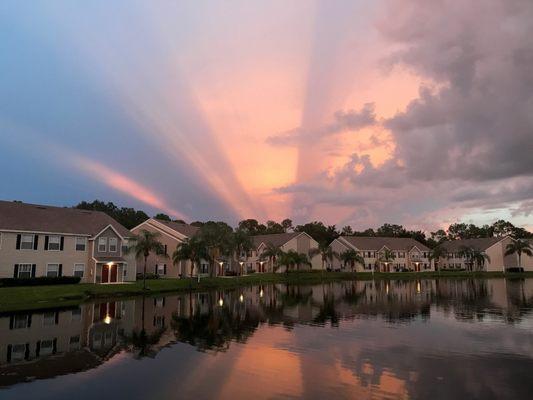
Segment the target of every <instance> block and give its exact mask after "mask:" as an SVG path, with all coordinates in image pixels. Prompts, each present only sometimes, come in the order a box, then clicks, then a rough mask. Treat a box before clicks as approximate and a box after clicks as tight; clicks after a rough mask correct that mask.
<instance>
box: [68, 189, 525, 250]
mask: <svg viewBox="0 0 533 400" xmlns="http://www.w3.org/2000/svg"><path fill="white" fill-rule="evenodd" d="M75 208H80V209H84V210H96V211H103V212H105V213H107V214H108V215H110V216H111V217H113V218H114V219H116V220H117V221H118V222H120V223H121V224H122V225H124V226H125V227H126V228H128V229H131V228H133V227H135V226H137V225H139V224H140V223H141V222H143V221H145V220H147V219H148V218H149V217H148V215H147V214H146V213H145V212H144V211H141V210H135V209H133V208H128V207H118V206H116V205H115V204H113V203H112V202H108V203H105V202H103V201H99V200H94V201H93V202H90V203H89V202H86V201H83V202H81V203H79V204H78V205H76V206H75ZM154 218H157V219H161V220H166V221H175V222H179V223H185V221H183V220H172V219H171V218H170V217H169V216H168V215H166V214H162V213H159V214H156V215H155V216H154ZM206 224H207V225H209V224H217V225H224V227H225V228H226V229H227V230H233V228H232V227H231V226H230V225H228V224H227V223H225V222H214V221H207V222H201V221H194V222H192V223H191V225H194V226H198V227H203V226H205V225H206ZM235 230H236V231H240V232H243V233H245V234H247V235H249V236H256V235H266V234H275V233H285V232H305V233H307V234H309V235H310V236H311V237H313V238H314V239H315V240H316V241H317V242H319V243H320V244H322V245H324V244H329V243H331V242H332V241H333V240H334V239H336V238H337V237H339V236H340V235H349V236H376V237H405V238H413V239H415V240H418V241H419V242H421V243H424V244H425V245H427V246H429V247H431V248H433V247H435V246H437V245H438V244H439V243H442V242H443V241H444V240H456V239H472V238H487V237H501V236H506V235H510V236H513V237H515V238H521V239H529V238H533V233H531V232H529V231H527V230H525V229H524V228H520V227H516V226H514V225H513V224H512V223H510V222H508V221H504V220H498V221H496V222H494V223H493V224H492V225H483V226H477V225H474V224H466V223H455V224H452V225H450V226H449V227H448V229H446V230H444V229H439V230H437V231H435V232H430V233H429V234H427V233H425V232H423V231H420V230H408V229H406V228H404V227H403V226H402V225H397V224H388V223H385V224H383V225H382V226H380V227H379V228H377V229H374V228H368V229H365V230H361V231H358V230H355V229H354V228H352V227H351V226H345V227H343V228H342V229H337V227H336V226H335V225H325V224H324V223H323V222H320V221H313V222H308V223H306V224H303V225H296V226H293V222H292V220H290V219H289V218H286V219H284V220H283V221H281V222H276V221H271V220H269V221H266V222H265V223H261V222H259V221H258V220H256V219H252V218H250V219H245V220H242V221H240V222H239V223H238V225H237V227H236V228H235Z"/></svg>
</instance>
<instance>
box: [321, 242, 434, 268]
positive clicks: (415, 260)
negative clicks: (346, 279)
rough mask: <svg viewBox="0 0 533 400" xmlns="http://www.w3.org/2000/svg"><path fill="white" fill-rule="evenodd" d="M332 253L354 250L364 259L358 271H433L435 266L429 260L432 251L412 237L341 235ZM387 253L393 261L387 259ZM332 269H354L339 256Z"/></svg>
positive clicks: (333, 244)
mask: <svg viewBox="0 0 533 400" xmlns="http://www.w3.org/2000/svg"><path fill="white" fill-rule="evenodd" d="M330 246H331V248H332V249H333V251H334V252H335V253H336V254H337V255H340V254H342V253H343V252H345V251H347V250H354V251H356V252H358V253H359V255H360V256H362V257H363V259H364V265H361V264H356V265H355V268H354V270H356V271H381V272H400V271H415V272H421V271H431V270H433V263H432V262H431V261H430V259H429V254H430V249H429V248H428V247H427V246H425V245H423V244H422V243H420V242H418V241H417V240H415V239H412V238H395V237H363V236H340V237H338V238H337V239H335V240H334V241H333V242H332V243H331V244H330ZM386 250H388V251H389V253H390V255H391V258H390V259H388V260H385V259H384V255H385V253H386ZM328 267H329V268H331V269H333V270H351V266H349V265H346V266H345V265H344V264H343V262H342V261H341V259H340V257H334V259H333V261H332V262H331V263H330V265H329V266H328Z"/></svg>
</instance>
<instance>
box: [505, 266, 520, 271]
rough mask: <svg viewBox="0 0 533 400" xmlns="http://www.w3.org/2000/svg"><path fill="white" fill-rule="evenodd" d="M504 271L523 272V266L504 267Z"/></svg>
mask: <svg viewBox="0 0 533 400" xmlns="http://www.w3.org/2000/svg"><path fill="white" fill-rule="evenodd" d="M505 272H524V268H522V267H511V268H506V269H505Z"/></svg>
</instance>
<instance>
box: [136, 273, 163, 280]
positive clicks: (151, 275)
mask: <svg viewBox="0 0 533 400" xmlns="http://www.w3.org/2000/svg"><path fill="white" fill-rule="evenodd" d="M143 276H144V275H143V273H142V272H138V273H137V280H142V279H143ZM146 279H159V275H157V274H153V273H150V272H148V273H147V274H146Z"/></svg>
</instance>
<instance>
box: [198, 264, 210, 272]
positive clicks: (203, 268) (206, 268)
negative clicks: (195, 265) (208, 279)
mask: <svg viewBox="0 0 533 400" xmlns="http://www.w3.org/2000/svg"><path fill="white" fill-rule="evenodd" d="M208 272H209V264H202V265H200V273H201V274H207V273H208Z"/></svg>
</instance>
